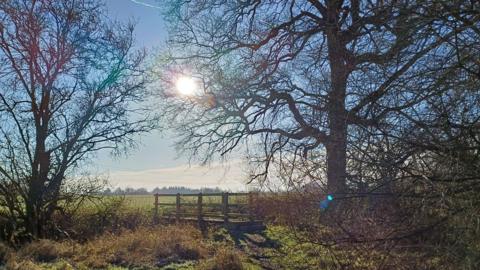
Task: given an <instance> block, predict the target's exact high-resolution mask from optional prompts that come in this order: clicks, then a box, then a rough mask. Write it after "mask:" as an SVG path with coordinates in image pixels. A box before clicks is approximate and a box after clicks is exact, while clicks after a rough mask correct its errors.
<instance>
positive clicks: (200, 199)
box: [197, 192, 203, 225]
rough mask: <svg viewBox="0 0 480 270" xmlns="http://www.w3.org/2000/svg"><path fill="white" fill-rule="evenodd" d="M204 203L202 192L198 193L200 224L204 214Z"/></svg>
mask: <svg viewBox="0 0 480 270" xmlns="http://www.w3.org/2000/svg"><path fill="white" fill-rule="evenodd" d="M202 203H203V197H202V193H201V192H200V193H198V199H197V215H198V217H197V219H198V224H199V225H201V223H202V220H203V216H202Z"/></svg>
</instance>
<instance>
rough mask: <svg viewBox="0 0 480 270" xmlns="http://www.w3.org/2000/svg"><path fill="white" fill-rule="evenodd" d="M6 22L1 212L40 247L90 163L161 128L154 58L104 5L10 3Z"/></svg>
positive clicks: (2, 11) (83, 1)
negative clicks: (151, 88)
mask: <svg viewBox="0 0 480 270" xmlns="http://www.w3.org/2000/svg"><path fill="white" fill-rule="evenodd" d="M0 18H1V19H0V63H1V67H0V85H1V86H0V122H1V126H0V143H1V146H0V204H1V207H2V216H3V217H7V218H8V220H9V221H10V223H11V224H14V225H15V226H16V227H18V228H19V229H23V230H24V231H25V232H26V233H27V234H28V235H30V236H31V237H34V238H35V237H39V236H42V235H43V234H44V232H45V225H46V224H47V222H48V221H49V219H50V217H51V216H52V214H53V213H54V212H55V211H56V210H57V209H58V208H60V207H61V205H60V204H59V200H60V199H62V196H61V191H62V188H64V185H65V182H66V181H65V179H66V178H67V177H70V178H71V179H70V180H73V179H74V178H75V169H76V168H78V166H79V165H80V164H83V163H82V161H85V160H88V159H90V158H92V157H94V155H93V154H94V153H95V152H97V151H99V150H101V149H111V150H121V149H122V147H125V146H128V145H129V144H133V143H134V141H133V139H134V136H135V135H136V134H139V133H143V132H147V131H149V130H151V129H152V128H153V127H154V122H153V121H152V120H153V116H154V115H153V114H152V113H151V111H150V110H147V108H146V107H145V104H144V103H142V101H144V100H145V98H146V97H147V95H148V93H147V91H146V78H145V76H144V70H143V67H142V66H143V60H144V57H145V53H144V52H143V51H138V52H134V51H133V50H132V46H133V35H132V32H133V26H132V25H122V24H119V23H116V22H112V21H109V20H108V19H106V17H105V9H104V7H103V5H102V3H99V2H98V1H94V0H80V1H74V0H66V1H55V0H42V1H36V0H12V1H2V2H1V3H0ZM12 226H13V225H12Z"/></svg>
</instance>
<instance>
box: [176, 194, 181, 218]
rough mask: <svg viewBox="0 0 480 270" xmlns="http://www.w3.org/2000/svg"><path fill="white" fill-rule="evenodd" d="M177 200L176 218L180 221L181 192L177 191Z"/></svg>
mask: <svg viewBox="0 0 480 270" xmlns="http://www.w3.org/2000/svg"><path fill="white" fill-rule="evenodd" d="M176 198H177V199H176V202H175V206H176V212H175V218H176V221H177V223H178V222H179V221H180V193H177V197H176Z"/></svg>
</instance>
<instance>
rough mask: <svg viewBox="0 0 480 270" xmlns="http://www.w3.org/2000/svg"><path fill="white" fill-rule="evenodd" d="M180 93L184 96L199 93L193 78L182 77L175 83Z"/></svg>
mask: <svg viewBox="0 0 480 270" xmlns="http://www.w3.org/2000/svg"><path fill="white" fill-rule="evenodd" d="M175 87H176V88H177V91H178V93H180V94H181V95H184V96H192V95H194V94H195V92H196V91H197V84H196V83H195V81H194V80H193V78H191V77H187V76H182V77H179V78H178V79H177V81H176V82H175Z"/></svg>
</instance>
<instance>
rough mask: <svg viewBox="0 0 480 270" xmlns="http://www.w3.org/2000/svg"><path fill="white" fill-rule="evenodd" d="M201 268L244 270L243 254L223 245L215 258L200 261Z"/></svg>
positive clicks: (208, 269)
mask: <svg viewBox="0 0 480 270" xmlns="http://www.w3.org/2000/svg"><path fill="white" fill-rule="evenodd" d="M197 269H199V270H242V269H244V267H243V264H242V260H241V256H240V255H239V254H238V253H237V252H236V251H235V250H233V249H230V248H226V247H222V248H220V249H218V251H217V252H216V253H215V255H214V256H213V258H211V259H208V260H205V261H203V262H202V263H200V264H199V265H198V267H197Z"/></svg>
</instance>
